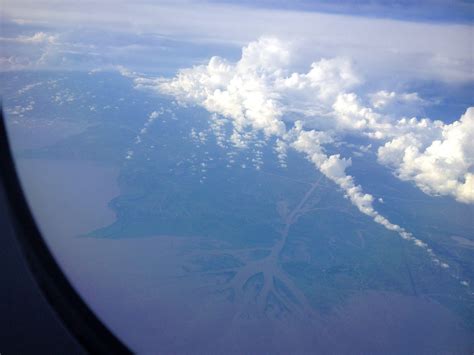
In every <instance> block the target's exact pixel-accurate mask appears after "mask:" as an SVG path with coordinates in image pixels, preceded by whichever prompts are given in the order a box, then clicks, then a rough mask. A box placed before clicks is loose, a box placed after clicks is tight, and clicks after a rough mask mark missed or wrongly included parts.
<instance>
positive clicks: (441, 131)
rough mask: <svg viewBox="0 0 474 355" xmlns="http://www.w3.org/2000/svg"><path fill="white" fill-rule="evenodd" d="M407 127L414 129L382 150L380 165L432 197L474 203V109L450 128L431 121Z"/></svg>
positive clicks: (388, 143)
mask: <svg viewBox="0 0 474 355" xmlns="http://www.w3.org/2000/svg"><path fill="white" fill-rule="evenodd" d="M404 123H405V124H400V125H401V126H406V125H408V126H411V127H413V128H414V129H411V130H409V131H408V132H407V133H405V134H402V135H400V136H398V137H396V138H394V139H392V140H390V141H389V142H387V143H386V144H385V145H384V146H382V147H380V148H379V150H378V159H379V161H380V162H381V163H382V164H386V165H388V166H392V167H393V168H395V171H396V174H397V176H398V177H399V178H400V179H402V180H409V181H414V182H415V184H416V185H417V186H418V187H419V188H420V189H422V190H423V191H424V192H426V193H428V194H433V195H450V196H453V197H455V198H456V200H458V201H460V202H464V203H474V174H473V171H474V143H473V142H474V108H472V107H470V108H468V109H467V111H466V113H465V114H464V115H462V116H461V118H460V119H459V121H455V122H453V123H452V124H449V125H446V124H443V123H442V122H439V121H437V122H432V121H428V120H424V121H416V120H412V121H411V125H410V124H406V121H405V122H404ZM400 125H399V126H400ZM420 126H421V128H422V130H419V129H418V128H419V127H420Z"/></svg>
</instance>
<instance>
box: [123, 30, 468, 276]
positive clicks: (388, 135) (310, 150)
mask: <svg viewBox="0 0 474 355" xmlns="http://www.w3.org/2000/svg"><path fill="white" fill-rule="evenodd" d="M291 59H292V51H291V45H290V46H287V45H286V44H285V43H284V42H281V41H279V40H278V39H276V38H269V37H264V38H261V39H260V40H258V41H256V42H252V43H250V44H249V45H248V46H246V47H244V48H243V49H242V57H241V59H240V60H239V61H237V62H229V61H227V60H225V59H222V58H220V57H212V58H211V59H210V61H209V62H208V64H204V65H197V66H194V67H191V68H187V69H181V70H180V71H179V72H178V74H177V75H176V77H174V78H171V79H166V78H154V79H153V78H145V77H142V76H140V75H138V74H136V73H130V72H126V73H125V75H127V76H130V77H132V78H133V79H134V82H135V87H136V88H140V89H147V90H152V91H157V92H158V93H162V94H163V93H164V94H168V95H172V96H173V97H174V98H175V99H176V100H177V101H178V103H180V104H182V105H188V104H190V105H199V106H202V107H204V108H205V109H206V110H208V111H209V112H211V114H212V115H211V119H210V129H211V130H212V131H213V132H214V134H215V135H216V138H217V142H218V144H219V145H220V146H221V147H229V146H233V147H235V148H240V149H248V148H249V146H250V143H252V142H255V141H256V140H257V137H258V135H259V134H263V136H264V137H265V139H264V140H263V142H262V143H259V144H265V142H266V140H267V139H268V138H270V137H273V138H275V139H276V147H275V148H274V149H275V152H276V153H277V156H278V159H279V161H280V164H281V165H282V166H286V162H285V160H286V154H287V149H288V148H289V147H291V148H293V149H295V150H296V151H298V152H301V153H303V154H305V156H306V157H307V158H308V159H309V160H310V161H311V162H312V163H313V164H314V166H315V167H316V168H317V169H318V170H319V171H320V172H321V173H322V174H324V175H325V176H326V177H327V178H328V179H329V180H331V181H333V182H334V183H335V184H336V185H337V186H339V188H341V189H342V190H343V191H344V194H345V196H346V197H347V198H348V199H349V200H350V201H351V203H352V204H353V205H354V206H355V207H357V209H358V210H359V211H360V212H361V213H363V214H365V215H367V216H369V217H370V218H371V219H372V220H373V221H374V222H376V223H378V224H380V225H382V226H383V227H384V228H386V229H388V230H390V231H393V232H396V233H397V234H398V235H399V236H400V237H401V238H403V239H405V240H408V241H411V242H412V243H413V244H414V245H416V246H417V247H420V248H423V249H424V250H426V252H427V253H428V254H429V256H430V257H431V259H432V260H433V261H434V262H435V263H436V264H438V265H439V266H440V267H443V268H449V265H448V264H446V263H444V262H442V261H440V260H439V259H438V258H437V257H436V255H435V254H434V253H433V251H432V249H431V248H429V246H428V245H427V244H426V243H425V242H423V241H421V240H419V239H418V238H416V237H414V236H413V235H412V234H411V233H410V232H408V231H406V230H405V229H404V228H403V227H401V226H399V225H397V224H394V223H392V222H390V221H389V220H388V219H387V218H386V217H384V216H383V215H381V214H380V213H379V212H378V211H377V210H376V209H375V208H374V200H375V199H374V197H373V196H372V195H370V194H367V193H365V192H364V191H363V189H362V187H361V186H360V185H358V184H357V183H356V182H355V178H354V177H353V176H351V175H348V174H347V173H346V169H347V168H348V167H349V166H350V165H351V164H352V161H351V159H350V158H344V157H341V155H340V154H332V155H328V154H326V149H325V146H327V145H332V146H333V147H338V146H340V144H341V140H342V139H344V136H345V135H359V136H364V137H366V138H369V139H375V140H378V141H379V142H381V143H382V144H384V145H383V146H381V147H380V148H379V150H378V160H379V162H380V163H382V164H384V165H388V166H392V167H393V168H395V171H396V172H397V176H399V177H400V178H401V179H403V180H411V181H414V182H415V183H416V184H417V186H419V187H420V188H421V189H422V190H423V191H424V192H426V193H430V194H445V195H446V194H448V195H452V196H454V197H455V198H456V199H457V200H458V201H461V202H466V203H472V202H474V200H473V193H472V183H473V180H474V179H473V174H472V166H473V161H472V160H473V159H474V152H473V150H474V145H473V143H472V142H473V141H474V124H473V122H474V119H473V118H474V109H473V108H470V109H468V111H467V112H466V114H465V115H464V116H463V117H462V118H461V119H460V120H459V121H456V122H454V123H452V124H450V125H446V124H444V123H443V122H441V121H432V120H430V119H427V118H424V119H417V118H411V119H407V118H395V117H394V116H393V115H387V114H384V113H383V112H379V109H380V108H385V109H386V108H387V107H389V104H390V103H393V102H394V101H397V100H398V101H399V102H401V101H404V102H410V103H415V102H419V103H420V104H421V101H422V100H421V99H420V98H419V96H418V94H416V93H402V94H397V93H394V92H392V91H379V92H378V93H376V94H375V96H373V97H372V107H368V106H365V105H364V104H363V101H362V100H361V99H360V97H359V96H358V95H357V94H356V93H355V92H354V90H355V89H356V88H357V85H358V84H360V83H361V82H362V80H361V78H360V77H359V76H358V75H357V74H356V73H355V71H354V69H353V66H352V64H351V61H350V60H348V59H345V58H333V59H321V60H319V61H315V62H313V63H312V64H311V68H310V70H309V71H308V72H307V73H297V72H292V71H291V70H290V68H291ZM227 123H229V124H230V125H231V126H232V129H231V133H229V134H227V130H226V128H225V126H226V125H227ZM287 127H290V128H289V129H288V128H287ZM225 140H227V141H225ZM346 146H347V147H349V145H347V144H346ZM370 147H371V145H370V144H369V145H367V146H365V147H364V148H363V149H364V150H368V149H370ZM353 148H354V149H357V150H361V148H360V147H358V146H353ZM259 154H260V153H259ZM228 156H229V165H228V166H231V164H233V163H234V162H235V160H234V156H235V152H229V153H228ZM252 161H253V162H254V163H255V167H258V168H260V166H261V164H262V161H261V154H260V155H258V156H256V157H255V158H254V159H253V160H252ZM382 201H383V200H382V199H379V202H380V203H382Z"/></svg>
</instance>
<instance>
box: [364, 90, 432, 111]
mask: <svg viewBox="0 0 474 355" xmlns="http://www.w3.org/2000/svg"><path fill="white" fill-rule="evenodd" d="M369 97H370V100H371V104H372V106H373V107H374V108H376V109H382V108H385V107H387V106H392V105H394V104H396V105H400V104H402V105H403V104H410V105H423V104H424V103H425V101H424V100H423V99H422V98H421V97H420V96H419V95H418V93H416V92H410V93H405V92H404V93H396V92H395V91H386V90H380V91H377V92H375V93H373V94H370V95H369Z"/></svg>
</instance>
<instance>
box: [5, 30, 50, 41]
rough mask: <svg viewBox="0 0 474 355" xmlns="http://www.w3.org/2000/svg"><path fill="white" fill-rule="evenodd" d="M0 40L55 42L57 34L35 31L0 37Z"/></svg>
mask: <svg viewBox="0 0 474 355" xmlns="http://www.w3.org/2000/svg"><path fill="white" fill-rule="evenodd" d="M0 40H1V41H4V42H17V43H23V44H55V43H56V40H57V35H51V34H47V33H45V32H36V33H34V34H33V35H31V36H25V35H21V36H18V37H0Z"/></svg>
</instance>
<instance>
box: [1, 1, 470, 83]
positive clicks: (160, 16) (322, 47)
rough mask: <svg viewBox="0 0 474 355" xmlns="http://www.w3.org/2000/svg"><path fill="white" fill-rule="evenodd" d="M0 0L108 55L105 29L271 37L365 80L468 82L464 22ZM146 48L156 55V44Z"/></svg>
mask: <svg viewBox="0 0 474 355" xmlns="http://www.w3.org/2000/svg"><path fill="white" fill-rule="evenodd" d="M2 5H3V6H2V9H3V10H4V11H3V12H4V17H5V19H22V22H24V23H29V24H36V25H38V24H42V25H44V24H48V25H49V26H53V25H54V26H55V27H54V30H55V31H57V32H58V33H61V34H62V33H65V34H67V35H68V36H69V38H70V42H75V41H74V38H76V39H77V41H76V42H84V41H85V42H87V43H84V44H87V45H92V46H96V48H97V49H98V50H100V49H101V48H102V51H101V52H100V54H101V55H102V56H103V57H105V58H108V59H110V58H111V57H109V56H108V54H109V53H108V52H110V48H111V47H110V46H103V42H104V37H103V36H102V34H103V33H107V34H111V33H119V34H120V37H121V38H128V39H129V41H124V42H127V43H121V45H122V46H123V47H124V48H128V49H129V48H130V46H136V45H137V42H140V43H145V42H146V40H145V41H144V40H143V38H142V37H140V36H141V34H147V35H148V34H150V35H152V36H153V37H154V38H155V39H156V38H163V37H166V38H168V39H172V40H177V41H184V42H187V43H189V42H193V43H195V44H196V43H197V44H202V43H205V44H206V45H208V44H211V45H214V44H216V43H217V44H225V45H227V46H229V45H231V46H237V45H238V46H240V45H242V44H244V43H247V42H249V41H251V40H252V39H254V38H256V37H260V36H265V35H274V36H277V37H280V38H285V39H287V40H290V41H292V42H294V43H295V45H296V46H297V47H298V53H301V54H302V57H303V58H308V57H310V58H313V57H320V56H325V57H340V56H350V57H351V58H353V59H354V60H355V61H356V62H357V63H358V65H359V66H360V68H361V70H362V72H363V73H364V76H366V77H368V76H370V77H371V78H380V77H383V78H385V79H387V80H390V79H391V78H393V77H394V76H395V77H396V78H397V80H398V79H402V78H403V79H413V78H418V79H420V78H421V79H428V80H432V79H435V80H443V81H447V82H468V81H471V80H473V79H474V73H473V71H472V53H471V46H470V44H471V42H472V26H470V25H467V24H447V23H427V22H419V23H416V22H415V21H402V20H389V19H384V18H375V17H363V16H349V15H337V14H328V13H318V12H316V11H296V10H283V9H279V10H276V9H268V8H258V7H254V6H247V7H246V6H238V5H236V4H229V3H224V4H223V3H220V4H218V3H216V2H203V1H196V0H194V1H193V0H186V1H172V2H171V1H164V2H163V1H159V2H145V3H141V4H140V6H137V5H136V4H134V3H132V2H130V1H125V0H118V1H113V2H112V1H110V0H108V1H107V0H106V1H101V2H97V3H94V11H91V10H90V9H91V4H90V3H89V2H87V1H86V2H80V3H78V2H77V1H72V0H65V1H62V2H61V5H60V6H59V5H58V3H57V1H55V0H43V1H36V2H32V1H25V0H4V1H3V3H2ZM243 23H244V24H245V26H243V25H242V24H243ZM78 29H80V31H78ZM84 29H85V30H86V31H85V32H86V33H87V30H91V31H95V32H93V33H94V35H90V36H84V35H83V33H84V31H83V30H84ZM137 36H138V39H140V41H138V40H137ZM144 38H148V37H146V36H144ZM107 40H109V41H110V38H107ZM155 44H156V43H155ZM112 45H113V43H112ZM156 45H160V44H156ZM99 47H101V48H99ZM84 49H85V51H86V52H87V50H88V49H87V48H84ZM126 52H127V55H128V57H131V56H134V55H136V56H140V57H143V54H142V53H136V51H132V52H131V51H130V50H126ZM134 52H135V53H134ZM114 53H116V52H114ZM149 53H150V56H154V55H155V54H156V47H155V48H150V52H149ZM112 58H113V57H112ZM101 63H102V64H104V61H101ZM95 64H96V65H97V64H98V63H97V62H95ZM106 64H115V63H106ZM300 64H305V65H306V64H308V63H300Z"/></svg>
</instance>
